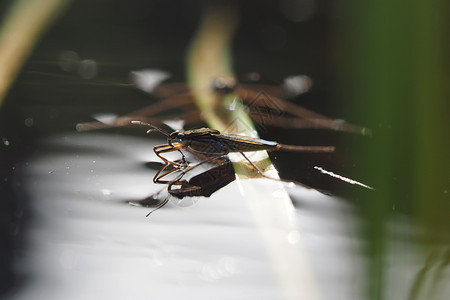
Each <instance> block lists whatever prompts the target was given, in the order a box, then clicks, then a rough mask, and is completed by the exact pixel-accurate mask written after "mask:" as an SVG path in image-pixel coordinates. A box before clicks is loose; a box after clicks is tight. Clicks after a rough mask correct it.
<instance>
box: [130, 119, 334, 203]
mask: <svg viewBox="0 0 450 300" xmlns="http://www.w3.org/2000/svg"><path fill="white" fill-rule="evenodd" d="M131 123H132V124H134V125H140V126H146V127H150V129H149V130H148V131H147V132H152V131H158V132H160V133H162V134H164V135H165V136H166V137H167V144H164V145H158V146H155V147H154V148H153V151H154V152H155V154H156V155H157V156H158V157H159V158H160V159H161V160H162V161H163V162H164V163H165V164H164V166H162V167H161V169H160V170H159V171H158V172H157V173H156V174H155V176H154V178H153V182H155V183H162V184H168V191H169V194H171V195H173V196H175V197H177V196H181V197H185V196H191V195H190V193H197V194H202V193H203V192H204V190H205V189H204V188H203V187H202V184H201V183H200V181H201V180H202V179H204V177H197V181H198V182H199V183H197V185H193V184H192V183H191V182H187V181H186V180H185V179H182V178H183V176H184V174H186V173H187V172H189V171H191V170H193V169H195V168H197V167H199V166H200V165H203V164H205V163H208V162H210V163H215V164H218V165H224V164H229V161H226V160H225V159H224V157H226V155H227V154H228V153H233V152H236V153H240V154H241V155H242V156H243V157H244V158H245V159H246V160H247V161H248V162H249V163H250V165H251V166H252V167H253V168H255V170H257V171H258V173H259V174H261V175H262V176H264V177H267V178H270V177H268V176H267V175H265V174H264V173H263V171H261V170H260V168H259V167H257V166H256V165H255V163H254V162H252V161H251V160H250V159H249V158H248V157H247V156H246V155H245V152H254V151H261V150H265V151H297V152H333V151H334V149H335V148H334V147H333V146H295V145H284V144H280V143H278V142H275V141H267V140H263V139H257V138H252V137H248V136H242V135H235V134H221V133H220V132H219V131H218V130H215V129H210V128H199V129H193V130H176V131H173V132H172V133H168V132H167V131H165V130H163V129H161V128H159V127H157V126H155V125H152V124H149V123H146V122H143V121H131ZM174 140H177V142H174ZM181 150H186V151H188V152H189V153H192V154H194V155H195V156H196V157H197V158H199V159H200V162H198V163H196V164H194V165H192V166H191V165H189V163H188V162H187V161H186V159H185V155H184V153H183V152H182V151H181ZM174 151H179V152H180V153H181V155H182V159H181V160H179V161H171V160H169V159H167V158H166V157H164V156H163V155H162V154H163V153H168V152H174ZM169 166H170V167H172V168H171V169H170V170H168V171H166V169H167V168H168V167H169ZM164 171H165V172H164ZM219 171H222V172H224V170H219ZM175 172H180V173H179V174H178V176H176V178H175V179H171V180H166V179H164V178H165V177H167V176H168V175H170V174H172V173H175ZM225 174H230V172H226V173H225ZM233 175H234V172H233ZM205 176H206V175H205ZM199 179H200V181H199ZM270 179H273V178H270ZM216 185H220V183H218V182H215V181H214V180H213V181H212V183H211V186H213V187H214V186H216ZM173 186H180V188H179V189H172V187H173ZM179 198H180V197H179ZM165 203H167V199H166V200H164V201H163V203H162V204H161V205H158V206H157V208H156V209H158V208H160V207H162V206H163V205H164V204H165Z"/></svg>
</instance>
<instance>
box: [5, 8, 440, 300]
mask: <svg viewBox="0 0 450 300" xmlns="http://www.w3.org/2000/svg"><path fill="white" fill-rule="evenodd" d="M285 2H286V1H285ZM287 2H288V1H287ZM306 2H308V3H313V4H311V5H312V6H311V5H310V6H308V7H310V8H309V10H306V11H307V12H308V11H309V13H304V14H300V16H298V15H297V17H298V18H300V19H299V20H300V21H299V22H295V20H294V19H295V16H292V15H290V14H289V13H286V9H284V10H283V9H282V8H280V5H279V4H278V2H275V1H245V2H244V1H242V3H239V5H238V7H239V11H240V14H241V15H240V27H239V29H238V31H237V33H236V36H235V40H234V44H233V53H234V68H235V72H236V73H237V74H244V73H247V72H252V71H257V72H260V73H261V74H262V75H263V78H264V79H263V82H264V83H269V84H278V83H280V82H282V80H283V78H284V77H286V76H289V75H294V74H299V73H300V74H307V75H308V76H310V77H311V78H312V79H313V82H314V86H313V89H312V90H311V92H310V93H308V94H306V95H304V96H301V97H300V98H299V99H294V101H296V103H299V104H301V105H304V106H305V107H308V108H309V109H311V110H314V111H317V112H320V113H322V114H324V115H327V116H330V117H333V118H342V119H347V117H348V115H349V114H350V112H349V111H348V110H347V109H346V108H345V107H341V106H340V105H339V103H336V101H335V100H333V99H336V98H335V95H334V88H335V86H334V85H335V79H336V78H334V77H333V76H334V74H333V68H334V66H335V64H336V62H335V59H336V58H335V57H334V55H333V50H332V49H333V30H332V24H333V23H332V20H333V18H334V17H335V16H334V15H333V13H332V12H333V10H332V6H331V5H329V4H326V3H322V2H320V3H319V2H318V1H306ZM202 4H203V2H202V1H127V2H124V1H87V0H86V1H74V3H73V4H72V5H71V6H70V7H69V9H68V10H67V11H66V12H65V13H64V14H63V15H62V16H61V18H60V19H58V20H57V21H56V22H55V24H54V26H53V27H51V28H50V29H49V31H48V32H47V33H46V34H45V35H44V36H43V37H42V39H41V40H40V42H39V43H38V44H37V45H36V48H35V50H34V52H33V53H32V54H31V55H30V57H29V59H28V60H27V62H26V63H25V66H24V67H23V69H22V71H21V73H20V75H19V77H18V79H17V81H16V82H15V83H14V85H13V87H12V88H11V90H10V92H9V94H8V96H7V98H6V100H5V103H4V105H3V107H2V108H1V110H0V138H1V139H2V140H1V144H0V150H1V152H0V153H1V156H0V164H1V174H0V175H1V183H0V186H1V189H2V190H1V194H2V196H1V197H2V204H1V207H0V210H1V215H2V218H1V220H2V223H1V226H2V228H1V230H2V232H1V239H2V243H1V244H2V246H1V247H2V254H1V257H0V259H1V261H0V263H1V279H2V280H1V288H2V293H3V295H5V296H7V297H6V298H7V299H40V298H42V299H44V298H46V299H61V298H64V299H86V298H87V299H91V298H92V299H94V298H97V299H98V298H106V297H108V298H111V299H123V298H134V299H149V298H150V299H160V298H162V297H165V298H168V299H194V298H195V299H211V294H214V295H215V296H214V297H215V298H216V299H280V298H282V294H283V293H282V291H281V289H280V286H279V284H278V282H277V280H276V275H275V274H274V272H273V270H272V266H271V262H270V261H269V259H268V253H267V252H268V250H267V249H265V248H264V245H263V243H262V241H261V238H260V233H259V229H258V228H256V226H255V224H254V222H253V219H252V216H251V214H250V212H249V210H248V208H247V207H246V204H245V202H244V201H243V200H242V196H241V195H240V192H239V186H238V184H237V183H236V182H233V183H231V184H230V185H228V186H226V187H225V188H223V189H221V190H220V191H218V192H217V193H216V194H214V195H213V196H212V197H211V198H209V199H200V200H199V201H198V202H196V203H195V205H192V206H189V207H180V206H177V205H175V204H174V203H169V205H168V206H166V207H164V208H163V209H161V210H159V211H157V212H156V213H155V214H152V215H151V218H149V219H147V218H145V215H146V214H147V212H148V210H147V209H144V208H139V207H133V206H130V205H128V204H126V203H125V202H126V200H135V199H140V198H143V197H146V196H149V195H150V194H152V193H154V192H156V191H158V190H159V188H160V187H158V186H155V185H154V184H153V183H152V178H153V175H154V170H150V169H149V168H147V167H146V163H147V162H148V161H152V160H155V157H154V156H153V152H152V148H153V146H154V145H156V144H158V143H161V142H162V140H157V139H156V140H155V139H154V138H153V137H152V138H150V137H149V136H147V135H145V134H144V132H143V130H125V129H117V130H109V131H106V132H89V133H82V134H80V133H77V132H76V131H75V125H76V124H77V123H79V122H83V121H90V120H92V116H93V115H95V114H98V113H114V114H119V115H120V114H124V113H127V112H130V111H133V110H135V109H137V108H141V107H143V106H145V105H148V104H149V103H152V102H153V101H155V99H153V98H151V97H149V96H148V95H146V94H144V93H143V92H141V91H139V90H137V89H135V88H134V87H132V86H130V85H129V73H130V71H133V70H142V69H147V68H149V69H159V70H164V71H167V72H169V73H170V74H172V78H171V80H173V81H185V79H186V78H185V75H184V74H185V69H184V66H185V52H186V49H187V47H188V45H189V43H190V40H191V39H192V36H193V34H194V33H195V30H196V28H197V26H198V23H199V19H200V17H201V12H202V9H201V7H202ZM311 7H312V8H311ZM297 21H298V20H297ZM362 125H364V124H362ZM261 134H262V135H263V136H264V137H265V138H267V139H274V140H278V141H280V142H284V143H295V144H300V143H302V142H305V143H306V144H314V143H315V142H317V141H321V144H324V142H323V140H324V139H325V140H326V142H325V144H331V143H335V142H337V143H341V144H342V145H347V144H349V143H350V142H351V143H353V144H354V143H360V144H363V145H364V144H365V143H368V142H367V140H364V139H363V138H361V137H354V136H349V135H346V134H338V133H327V132H315V131H311V130H305V131H299V130H283V129H280V128H267V131H265V132H262V133H261ZM360 148H361V147H360ZM351 151H352V149H351V148H350V147H344V148H343V150H342V151H341V152H339V153H338V154H337V156H335V157H331V158H329V157H328V158H323V157H320V156H314V155H313V156H297V155H294V154H292V155H290V154H286V155H281V154H280V155H275V156H274V157H273V160H274V162H275V163H276V164H277V165H278V166H279V170H280V172H281V175H282V176H283V177H286V178H291V179H295V180H299V181H302V182H304V183H306V184H309V185H312V186H314V187H317V188H320V189H321V190H328V191H332V192H334V193H333V194H334V195H340V196H341V197H336V196H327V195H324V194H322V193H319V192H316V191H314V190H306V189H304V188H302V187H288V186H286V189H287V190H288V192H289V194H290V195H291V196H292V199H293V201H294V203H295V204H296V208H297V210H296V215H298V219H299V229H301V232H302V233H304V237H303V240H304V244H305V245H304V246H305V249H306V250H307V254H308V257H309V258H310V264H311V269H312V271H313V274H314V277H315V281H316V283H317V285H318V289H319V290H320V292H321V296H322V297H323V299H331V298H332V299H361V298H364V289H365V280H364V274H365V273H364V269H363V268H364V264H365V261H366V258H365V256H364V254H363V253H364V251H363V249H364V243H363V241H362V239H361V238H360V232H359V228H360V226H361V222H362V221H361V219H360V217H359V214H358V212H357V209H356V208H355V206H354V205H353V201H354V200H355V199H348V198H346V197H344V196H345V195H346V193H344V192H343V191H346V190H347V189H348V188H345V185H342V186H344V188H343V189H340V187H341V186H340V183H337V182H336V181H334V180H333V179H330V178H328V177H325V176H322V175H321V174H320V173H319V172H317V171H314V169H313V166H314V165H321V166H324V167H327V166H329V167H330V169H331V170H335V171H339V170H340V171H344V172H350V174H349V173H346V174H349V175H351V171H352V168H354V166H355V165H357V164H358V163H360V162H358V161H352V155H351ZM353 158H354V157H353ZM358 179H360V180H363V179H364V178H358ZM362 195H364V192H363V194H362ZM361 197H362V198H363V197H364V196H361ZM357 200H360V199H357ZM389 226H392V228H394V229H395V230H393V232H394V234H393V237H392V239H389V249H390V252H389V256H388V257H387V260H388V263H387V264H388V268H387V270H388V278H393V280H392V281H391V283H390V284H391V285H393V286H394V285H395V287H396V288H395V289H390V290H389V289H388V292H387V294H388V295H389V296H390V297H388V298H390V299H401V298H402V297H403V298H404V297H405V295H407V294H408V293H409V292H410V289H411V285H412V282H413V281H414V280H415V279H416V275H417V273H416V272H417V270H419V269H420V267H421V266H422V262H421V261H420V259H419V258H418V257H415V256H414V255H413V254H412V253H409V251H408V250H407V249H408V248H409V247H411V245H412V244H414V243H413V239H412V236H415V233H414V234H413V232H414V226H413V225H412V224H411V223H410V222H409V220H408V219H407V218H396V219H395V220H393V221H392V224H389ZM442 276H443V278H447V279H448V276H449V274H448V273H445V272H444V273H442ZM394 279H395V280H394ZM445 294H448V290H447V291H442V293H441V292H439V295H445ZM399 297H400V298H399Z"/></svg>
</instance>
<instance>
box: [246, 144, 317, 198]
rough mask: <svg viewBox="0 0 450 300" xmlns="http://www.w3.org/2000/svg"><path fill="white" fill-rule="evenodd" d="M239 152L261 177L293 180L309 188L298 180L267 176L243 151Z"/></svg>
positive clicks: (281, 180)
mask: <svg viewBox="0 0 450 300" xmlns="http://www.w3.org/2000/svg"><path fill="white" fill-rule="evenodd" d="M239 153H240V154H242V156H243V157H244V158H245V159H246V160H247V161H248V162H249V163H250V165H251V166H252V167H253V168H255V170H256V171H257V172H258V173H259V174H260V175H261V176H262V177H264V178H267V179H270V180H275V181H280V182H287V183H291V182H294V183H295V184H297V185H301V186H303V187H304V188H307V189H311V187H310V186H307V185H306V184H304V183H301V182H298V181H292V180H283V179H281V178H273V177H270V176H267V175H266V174H264V172H263V171H262V170H261V169H260V168H259V167H258V166H257V165H255V163H254V162H252V161H251V160H250V158H248V157H247V156H246V155H245V154H244V152H239Z"/></svg>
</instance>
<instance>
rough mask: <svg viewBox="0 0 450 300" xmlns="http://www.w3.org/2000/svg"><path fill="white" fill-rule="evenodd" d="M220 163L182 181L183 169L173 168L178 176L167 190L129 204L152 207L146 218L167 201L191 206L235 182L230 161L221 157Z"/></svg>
mask: <svg viewBox="0 0 450 300" xmlns="http://www.w3.org/2000/svg"><path fill="white" fill-rule="evenodd" d="M221 161H222V162H221V163H220V164H218V165H216V166H214V167H212V168H210V169H207V170H206V171H203V172H200V173H198V174H196V175H194V176H192V177H191V178H190V179H182V178H184V175H185V173H184V172H183V169H182V168H175V169H176V171H178V172H179V174H178V175H177V176H176V177H175V179H173V184H169V185H168V187H167V188H166V187H164V188H163V189H162V190H160V191H159V192H157V193H155V194H152V195H151V196H149V197H147V198H145V199H143V200H137V201H130V202H129V203H130V204H131V205H135V206H150V207H153V210H152V211H150V213H148V214H147V216H149V215H150V214H151V213H152V212H154V211H155V210H157V209H159V208H161V207H163V206H164V205H165V204H166V203H167V202H169V201H172V202H173V203H174V204H175V205H176V206H190V205H193V204H194V203H196V202H197V201H198V200H199V199H200V198H201V197H210V196H211V195H212V194H213V193H215V192H216V191H218V190H219V189H221V188H223V187H224V186H226V185H227V184H229V183H230V182H232V181H234V180H235V172H234V169H233V166H232V164H231V161H230V160H229V159H228V157H226V156H224V157H222V158H221ZM181 180H182V181H181ZM174 186H176V187H174Z"/></svg>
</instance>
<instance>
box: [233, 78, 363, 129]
mask: <svg viewBox="0 0 450 300" xmlns="http://www.w3.org/2000/svg"><path fill="white" fill-rule="evenodd" d="M235 93H236V94H237V95H238V96H240V98H242V101H243V102H244V103H245V104H246V105H248V106H249V108H250V116H252V106H256V107H258V101H257V100H258V97H261V94H260V92H255V91H253V90H248V89H243V88H239V87H237V88H236V91H235ZM268 96H269V97H270V99H269V100H270V101H264V104H267V102H272V103H273V107H274V109H277V110H280V111H283V112H286V113H290V114H293V115H294V116H296V117H298V118H299V119H302V120H308V121H311V124H312V125H313V126H311V127H312V128H325V129H332V130H338V131H345V132H353V133H359V134H367V133H370V131H369V130H368V129H367V128H364V127H360V126H356V125H352V124H348V123H346V122H342V121H337V120H333V119H330V118H328V117H326V116H323V115H321V114H318V113H315V112H313V111H310V110H308V109H306V108H303V107H301V106H299V105H297V104H294V103H292V102H290V101H286V100H284V99H282V98H278V97H275V96H272V95H270V94H268ZM269 104H270V103H269ZM258 117H261V115H260V114H258ZM272 117H276V116H270V118H272ZM282 118H283V117H282ZM298 118H297V119H298ZM299 125H300V126H299V127H300V128H304V124H303V123H301V124H299ZM290 127H295V126H292V125H291V126H290Z"/></svg>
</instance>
